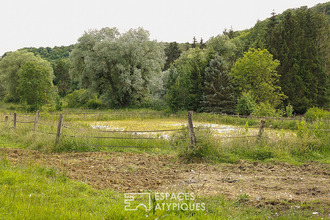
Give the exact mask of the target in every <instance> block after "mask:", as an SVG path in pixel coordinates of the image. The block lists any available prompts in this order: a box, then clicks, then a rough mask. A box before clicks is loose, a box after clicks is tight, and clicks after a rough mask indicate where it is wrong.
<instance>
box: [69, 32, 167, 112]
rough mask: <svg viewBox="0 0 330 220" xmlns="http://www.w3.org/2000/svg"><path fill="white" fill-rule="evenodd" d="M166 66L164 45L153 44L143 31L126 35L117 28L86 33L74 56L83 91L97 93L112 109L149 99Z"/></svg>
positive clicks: (77, 77) (72, 60)
mask: <svg viewBox="0 0 330 220" xmlns="http://www.w3.org/2000/svg"><path fill="white" fill-rule="evenodd" d="M164 63H165V53H164V48H163V46H162V44H160V43H158V42H156V41H150V39H149V32H148V31H146V30H144V29H142V28H139V29H131V30H129V31H128V32H126V33H124V34H120V33H119V32H118V30H117V29H115V28H113V29H110V28H103V29H101V30H99V31H98V30H94V31H90V32H86V33H85V34H84V35H83V36H82V37H81V38H79V40H78V44H77V45H76V47H75V49H74V50H73V51H72V53H71V64H72V71H71V73H72V77H73V79H74V80H76V81H78V82H79V87H80V88H86V89H89V90H91V91H93V92H96V93H97V94H98V95H100V96H101V97H102V99H103V100H104V101H105V102H106V103H107V104H108V105H109V106H112V107H123V106H129V105H134V104H139V103H142V102H143V100H145V99H146V98H149V97H150V95H152V94H151V92H150V86H151V85H152V84H153V80H154V79H157V76H159V77H161V73H162V68H163V65H164Z"/></svg>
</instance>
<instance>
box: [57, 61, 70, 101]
mask: <svg viewBox="0 0 330 220" xmlns="http://www.w3.org/2000/svg"><path fill="white" fill-rule="evenodd" d="M53 69H54V75H55V79H54V85H55V86H57V90H58V93H59V95H60V96H61V97H64V96H66V95H67V94H68V93H69V92H70V90H71V87H70V84H71V78H70V73H69V71H70V62H69V60H67V59H58V60H57V61H56V63H55V65H53Z"/></svg>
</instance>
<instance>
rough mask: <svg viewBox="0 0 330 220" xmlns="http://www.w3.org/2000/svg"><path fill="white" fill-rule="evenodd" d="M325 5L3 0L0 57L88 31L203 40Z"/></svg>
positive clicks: (294, 0) (252, 0)
mask: <svg viewBox="0 0 330 220" xmlns="http://www.w3.org/2000/svg"><path fill="white" fill-rule="evenodd" d="M324 2H327V1H322V0H200V1H197V0H116V1H113V0H0V3H1V4H0V28H1V34H0V55H2V54H3V53H5V52H7V51H14V50H17V49H19V48H22V47H41V46H43V47H46V46H49V47H54V46H61V45H65V46H67V45H70V44H74V43H76V42H77V39H78V38H79V37H80V36H81V35H82V34H83V33H84V31H87V30H89V29H100V28H102V27H107V26H108V27H117V28H119V30H120V31H121V32H125V31H127V30H129V29H130V28H137V27H143V28H145V29H146V30H148V31H149V32H150V37H151V39H152V40H153V39H156V40H158V41H168V42H171V41H177V42H188V41H189V42H191V41H192V38H193V37H194V36H196V38H197V39H198V40H199V39H200V38H201V37H202V38H203V39H204V41H206V40H208V39H209V38H210V37H211V36H216V35H218V34H221V33H222V31H223V30H224V29H225V28H227V29H229V28H230V27H232V28H233V29H234V30H243V29H246V28H250V27H253V26H254V24H255V23H256V21H257V20H258V19H259V20H264V19H266V18H267V17H270V13H271V12H272V11H273V10H275V12H276V13H282V12H283V11H284V10H286V9H288V8H297V7H300V6H304V5H307V6H308V7H311V6H314V5H316V4H317V3H324Z"/></svg>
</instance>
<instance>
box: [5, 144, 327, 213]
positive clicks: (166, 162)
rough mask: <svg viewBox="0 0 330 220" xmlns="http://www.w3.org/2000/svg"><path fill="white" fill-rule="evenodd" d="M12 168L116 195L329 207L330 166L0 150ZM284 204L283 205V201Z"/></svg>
mask: <svg viewBox="0 0 330 220" xmlns="http://www.w3.org/2000/svg"><path fill="white" fill-rule="evenodd" d="M0 154H1V155H2V156H4V157H5V158H6V159H7V160H9V161H10V162H11V163H13V164H18V163H31V164H40V165H44V166H54V167H56V168H57V169H59V170H60V171H63V172H65V173H66V175H67V177H68V178H70V179H72V180H79V181H83V182H85V183H87V184H89V185H91V186H93V187H95V188H98V189H106V188H111V189H114V190H117V191H120V192H142V191H149V190H151V191H155V192H185V190H189V191H191V192H194V193H195V194H197V195H199V196H215V195H225V196H226V198H231V199H237V198H238V197H239V196H240V195H244V194H247V195H248V196H249V201H250V203H253V204H255V205H257V206H258V205H265V204H266V205H270V206H277V205H278V206H281V205H283V204H284V205H285V201H287V202H288V203H290V202H291V203H294V204H303V203H312V204H315V205H322V206H326V207H330V166H329V165H326V164H320V163H309V164H304V165H300V166H296V165H290V164H286V163H276V164H264V163H259V162H245V161H240V162H239V163H237V164H217V165H211V164H185V163H183V162H181V161H180V160H177V158H176V157H175V156H154V155H149V154H134V153H105V152H93V153H60V154H55V153H54V154H44V153H41V152H39V151H31V150H22V149H8V148H2V149H0ZM283 201H284V202H283Z"/></svg>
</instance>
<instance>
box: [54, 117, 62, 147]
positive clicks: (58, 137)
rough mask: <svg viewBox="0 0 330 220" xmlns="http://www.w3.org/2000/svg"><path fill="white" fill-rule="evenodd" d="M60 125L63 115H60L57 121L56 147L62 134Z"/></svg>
mask: <svg viewBox="0 0 330 220" xmlns="http://www.w3.org/2000/svg"><path fill="white" fill-rule="evenodd" d="M62 125H63V114H60V118H59V120H58V126H57V133H56V140H55V145H57V144H58V143H59V142H60V137H61V132H62Z"/></svg>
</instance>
